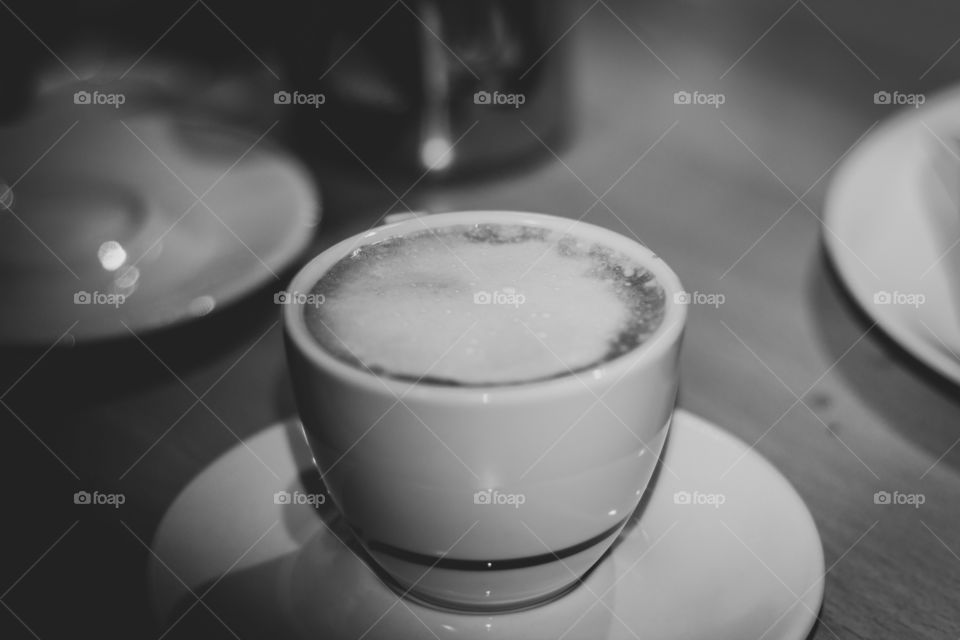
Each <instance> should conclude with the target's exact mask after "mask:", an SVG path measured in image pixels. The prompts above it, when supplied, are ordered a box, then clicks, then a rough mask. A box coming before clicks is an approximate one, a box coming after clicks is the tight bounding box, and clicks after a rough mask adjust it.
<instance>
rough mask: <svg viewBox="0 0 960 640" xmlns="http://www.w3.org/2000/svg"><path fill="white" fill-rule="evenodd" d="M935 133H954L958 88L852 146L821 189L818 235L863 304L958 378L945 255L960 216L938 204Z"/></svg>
mask: <svg viewBox="0 0 960 640" xmlns="http://www.w3.org/2000/svg"><path fill="white" fill-rule="evenodd" d="M935 134H936V135H935ZM937 136H939V137H940V138H942V139H944V140H947V139H949V138H950V137H951V136H953V137H956V136H960V90H952V91H950V92H948V93H945V94H943V95H941V96H939V97H937V98H935V99H932V100H930V101H928V102H927V104H926V106H925V107H924V108H921V109H916V110H914V109H909V110H906V111H904V112H903V113H901V114H900V115H898V116H897V117H895V118H893V119H892V120H891V121H889V122H887V123H885V124H884V125H881V126H880V127H879V128H877V130H875V131H873V132H871V134H870V135H868V136H867V137H866V138H865V139H864V140H863V141H862V142H861V143H860V145H859V146H858V147H857V148H856V149H854V150H853V151H852V152H851V153H850V155H849V156H848V157H847V159H846V160H845V161H844V162H843V163H842V164H841V166H840V168H839V169H838V170H837V173H836V175H835V176H834V179H833V182H832V184H831V186H830V190H829V193H828V194H827V198H826V204H825V217H824V223H825V225H826V226H827V229H826V230H825V231H824V236H823V237H824V242H825V243H826V247H827V252H828V253H829V255H830V258H831V260H832V261H833V264H834V266H835V267H836V270H837V272H838V273H839V275H840V278H841V279H842V280H843V282H844V283H845V285H846V286H847V288H848V289H849V291H850V293H851V295H852V296H853V298H854V299H855V300H856V301H857V303H858V304H859V305H860V306H861V307H862V308H863V309H864V311H866V313H867V314H868V315H869V316H870V317H872V318H873V319H874V320H876V322H877V324H878V325H879V326H880V327H881V328H882V329H883V330H884V331H885V332H886V333H887V334H888V335H890V336H891V337H892V338H893V339H894V340H895V341H897V342H898V343H899V344H900V345H901V346H902V347H903V348H904V349H906V350H907V351H909V352H910V353H912V354H913V355H914V356H915V357H916V358H918V359H919V360H921V361H922V362H924V363H925V364H926V365H927V366H929V367H931V368H933V369H935V370H937V371H939V372H940V373H941V374H943V375H944V376H946V377H947V378H949V379H951V380H953V381H954V382H957V383H960V358H958V356H957V355H956V354H960V247H954V249H953V250H952V251H950V252H949V253H947V254H946V255H944V254H945V252H946V251H947V250H948V248H949V247H950V245H951V244H952V243H954V242H955V241H956V240H957V239H958V238H960V218H954V222H952V223H951V221H950V220H949V215H950V212H948V211H944V210H943V209H942V207H944V206H946V207H949V206H951V205H950V204H949V201H948V200H946V199H945V197H944V196H945V193H944V191H943V187H942V185H940V184H939V183H938V181H937V179H936V177H935V170H934V165H933V162H934V159H935V158H936V155H937V154H943V153H944V152H943V151H942V148H940V147H939V145H940V142H939V141H938V140H937ZM957 179H958V181H960V172H958V177H957ZM941 256H943V257H941ZM938 260H939V261H938ZM884 293H886V294H889V295H890V303H885V302H883V300H884V298H883V294H884ZM874 296H881V297H880V298H878V300H879V302H875V300H874ZM898 296H899V298H898ZM911 296H912V297H911ZM919 296H922V301H921V298H920V297H919ZM898 299H899V303H898Z"/></svg>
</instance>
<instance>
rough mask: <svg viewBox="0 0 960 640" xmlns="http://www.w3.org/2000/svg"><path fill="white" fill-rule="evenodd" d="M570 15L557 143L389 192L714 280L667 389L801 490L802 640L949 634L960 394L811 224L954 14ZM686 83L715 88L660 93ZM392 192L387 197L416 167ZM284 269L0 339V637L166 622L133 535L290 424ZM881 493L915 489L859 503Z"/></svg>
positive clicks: (959, 66)
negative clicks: (578, 232) (807, 596)
mask: <svg viewBox="0 0 960 640" xmlns="http://www.w3.org/2000/svg"><path fill="white" fill-rule="evenodd" d="M584 13H585V16H584V17H583V19H582V20H581V21H580V22H579V23H577V26H576V27H575V28H574V29H572V30H571V32H570V34H569V36H568V37H569V38H570V39H571V42H572V44H573V46H574V52H575V56H573V66H574V69H573V72H574V74H575V78H576V82H575V83H574V86H575V87H576V91H575V93H576V100H577V109H576V113H577V115H576V123H577V127H576V133H575V135H574V137H573V139H572V140H571V142H570V143H569V144H568V145H566V146H565V147H564V148H562V149H554V150H549V151H548V150H544V152H543V160H542V161H541V162H540V163H539V164H537V165H536V166H532V167H529V168H527V169H525V170H523V171H518V172H516V173H513V174H509V175H504V176H499V177H495V178H489V179H485V180H483V181H480V182H474V183H460V184H456V185H451V186H446V187H437V186H429V185H420V186H419V187H418V188H417V189H415V190H414V191H413V192H412V194H411V195H410V196H409V197H407V198H405V201H406V203H407V204H409V205H410V206H411V207H414V208H419V207H426V208H435V209H451V208H505V209H519V210H531V211H543V212H549V213H554V214H559V215H563V216H569V217H580V216H583V215H584V213H585V212H587V213H586V215H585V217H584V219H585V220H587V221H590V222H594V223H596V224H600V225H603V226H606V227H609V228H611V229H614V230H616V231H620V232H622V233H625V234H627V235H637V236H638V237H640V238H641V239H642V241H643V242H644V243H646V244H648V245H649V246H651V247H653V248H654V249H655V250H656V251H657V252H658V253H659V254H660V255H661V256H663V257H664V258H665V259H666V260H667V262H669V263H670V264H671V265H672V266H673V267H674V269H675V270H676V271H677V272H678V274H679V275H680V277H681V278H682V280H683V281H684V283H685V284H686V286H687V289H688V290H690V291H699V292H704V293H717V294H723V296H724V297H725V303H724V304H723V305H721V306H719V307H718V308H713V307H709V306H693V307H691V309H690V312H691V313H690V318H689V324H688V326H687V330H686V338H685V343H684V347H683V353H682V374H681V394H680V400H679V403H680V406H682V407H685V408H687V409H689V410H691V411H694V412H696V413H699V414H701V415H703V416H705V417H706V418H708V419H710V420H712V421H715V422H716V423H718V424H720V425H722V426H723V427H724V428H726V429H728V430H729V431H731V432H732V433H734V434H736V435H737V436H739V437H740V438H742V439H743V440H745V441H746V442H748V443H752V444H753V445H754V446H755V448H756V449H757V450H758V451H759V452H760V453H762V454H763V455H764V456H766V457H767V458H768V459H770V460H771V461H772V462H773V463H774V464H775V465H776V466H777V467H778V468H779V469H780V470H781V471H782V472H783V474H784V475H785V476H786V477H787V478H788V479H789V480H790V481H791V482H792V483H793V485H794V486H795V487H796V488H797V490H798V491H799V493H800V494H801V496H802V497H803V498H804V500H805V501H806V502H807V504H808V505H809V508H810V510H811V512H812V514H813V516H814V519H815V520H816V523H817V526H818V528H819V530H820V534H821V537H822V540H823V546H824V551H825V556H826V563H827V567H828V573H827V576H826V595H825V602H824V606H823V610H822V612H821V622H820V623H819V624H818V626H817V627H816V629H815V631H814V633H813V636H812V637H815V638H817V639H827V638H956V637H958V635H960V597H958V596H960V509H958V506H957V505H958V499H960V446H955V445H957V442H958V438H960V393H958V388H957V387H956V386H954V385H952V384H950V383H948V382H947V381H945V380H943V379H942V378H940V377H938V376H937V375H936V374H934V373H932V372H930V371H929V370H927V369H926V368H925V367H924V366H923V365H921V364H920V363H918V362H917V361H915V360H914V359H912V358H911V357H909V356H908V355H906V354H905V353H904V352H903V351H902V350H901V349H900V348H899V347H897V345H896V344H894V343H893V342H892V341H890V340H889V339H887V338H886V337H885V336H884V335H883V334H882V333H881V331H880V330H879V329H878V328H876V327H874V326H873V323H872V321H871V320H870V319H869V318H868V317H867V316H865V315H864V314H863V313H861V312H860V311H859V310H858V309H857V308H856V307H855V306H854V304H853V303H852V301H851V299H850V298H849V297H848V296H847V294H846V293H845V291H844V290H843V288H842V286H841V285H840V284H839V282H838V280H837V278H836V276H835V275H834V274H833V272H832V271H831V268H830V266H829V264H828V261H827V258H826V255H825V253H824V251H823V247H822V242H821V235H822V233H823V229H822V225H821V223H820V220H819V219H818V216H820V215H822V205H823V200H824V193H825V190H826V188H827V186H828V184H829V182H830V179H831V175H832V174H831V170H832V169H833V168H834V167H835V164H836V162H837V161H838V160H840V159H841V158H842V157H843V156H844V154H845V153H846V152H847V151H848V150H849V149H850V148H851V146H852V145H853V144H854V143H855V142H856V141H857V140H858V139H859V138H860V137H861V136H862V135H863V134H864V133H865V132H866V131H867V130H868V129H869V128H870V127H872V126H873V125H874V124H875V123H876V122H877V121H878V120H881V119H883V118H885V117H887V116H888V115H890V114H891V113H892V112H893V109H892V108H891V107H886V106H878V105H875V104H874V103H873V93H874V92H875V91H878V90H881V89H884V90H891V91H892V90H894V89H897V90H900V91H902V92H914V91H922V92H932V91H934V90H936V89H937V88H938V87H941V86H945V85H947V84H949V83H951V82H952V81H953V80H954V78H955V77H960V48H956V49H951V47H952V45H955V44H956V39H957V37H958V36H960V32H958V31H957V29H956V25H957V24H960V22H957V21H954V20H951V18H957V17H960V10H958V9H957V8H956V7H949V6H945V5H943V4H941V3H932V2H923V3H919V4H910V5H908V4H905V3H898V2H891V1H885V2H879V3H870V4H869V6H866V5H863V4H856V5H855V4H853V3H827V2H825V1H819V2H815V3H814V2H804V1H803V0H797V1H796V2H793V3H791V2H789V1H783V2H760V1H759V0H749V1H742V2H738V3H735V4H730V3H727V4H717V3H708V2H701V1H695V0H685V1H682V2H679V1H678V2H665V1H655V2H646V3H636V4H629V3H612V4H610V5H605V4H603V3H602V2H598V3H593V4H591V3H589V2H588V3H583V4H577V5H574V10H573V11H572V12H571V14H572V16H573V17H574V18H576V17H579V16H581V14H584ZM641 40H642V42H641ZM944 54H945V55H944ZM941 56H943V57H942V58H941ZM938 58H939V61H938ZM678 90H689V91H693V90H699V91H701V92H707V93H710V92H720V93H723V94H724V96H725V98H726V101H725V103H724V104H723V105H721V106H720V107H719V108H712V107H710V106H690V105H675V104H674V102H673V93H674V92H675V91H678ZM327 142H328V143H331V144H336V143H335V142H334V141H332V140H330V141H327ZM554 153H556V154H557V156H558V157H557V158H554V157H553V154H554ZM355 169H356V176H357V177H356V179H355V180H353V181H350V180H342V181H341V180H327V181H325V177H324V175H323V174H319V175H318V180H319V181H320V183H321V185H322V186H323V188H324V190H325V200H326V203H325V214H324V215H325V217H326V221H325V223H324V225H323V230H322V232H321V233H320V234H319V236H318V237H317V239H316V244H315V247H314V249H315V250H319V249H321V248H323V247H325V246H328V245H329V244H331V243H332V242H334V241H336V240H338V239H341V238H343V237H346V236H347V235H349V234H351V233H354V232H356V231H359V230H361V229H363V228H365V227H366V226H369V225H370V224H371V223H372V222H373V221H374V220H375V219H376V218H377V217H378V216H379V215H380V214H381V213H383V212H384V209H385V208H386V207H388V206H389V205H390V203H391V202H392V201H393V197H392V196H391V194H390V193H389V192H388V191H387V189H386V188H384V187H383V185H381V184H380V183H379V181H378V180H375V179H373V178H372V177H371V176H369V175H367V174H365V172H364V170H363V168H362V167H359V166H358V167H355ZM388 183H389V184H390V185H391V188H394V189H396V190H397V192H398V193H400V192H402V191H404V190H405V188H406V186H408V184H409V180H408V181H407V185H404V184H403V180H399V181H398V182H390V181H388ZM611 187H612V188H611ZM608 189H609V191H608ZM601 194H605V195H603V200H602V202H599V203H597V202H596V197H595V195H596V196H599V195H601ZM798 200H799V202H798ZM394 209H396V210H402V209H403V207H402V206H396V207H394ZM290 273H291V272H290V271H288V272H286V273H284V274H282V278H283V281H282V282H274V283H271V285H270V286H268V287H266V288H265V289H263V290H261V291H259V292H257V294H256V295H254V296H251V298H250V299H249V300H247V301H245V302H243V303H241V304H239V305H237V306H235V307H233V308H231V309H227V310H225V311H224V312H222V313H220V314H218V315H216V316H215V317H213V318H210V319H207V320H205V321H204V322H202V323H200V324H199V325H198V326H195V327H189V328H185V329H182V330H179V331H173V332H169V333H168V334H165V335H159V336H154V337H149V338H147V339H145V341H144V342H140V341H139V340H138V339H134V338H131V339H129V340H126V341H123V342H122V343H119V344H115V345H113V346H111V347H108V348H106V349H89V350H88V349H82V348H74V349H61V348H58V349H54V350H52V351H50V352H48V353H45V354H41V353H37V352H21V351H8V352H5V353H4V354H3V358H2V359H3V372H4V377H3V379H2V380H0V383H2V385H0V388H2V389H9V391H7V392H6V393H5V394H4V396H3V402H4V404H5V405H6V406H7V408H8V409H9V411H5V410H0V416H2V417H0V420H2V421H3V426H4V432H3V433H4V441H3V447H2V450H3V461H4V462H3V470H2V473H3V476H2V478H3V480H4V487H5V489H6V491H5V494H6V498H5V501H6V512H7V516H6V518H5V523H4V524H5V526H4V527H3V536H4V542H5V544H4V553H3V555H2V564H0V571H2V577H3V582H2V583H0V588H3V589H5V590H6V591H5V593H3V597H2V599H0V600H2V602H3V603H4V604H5V605H6V607H7V608H6V611H0V629H9V633H8V632H6V631H4V632H2V633H0V636H2V637H5V638H6V637H11V638H13V637H21V636H22V637H31V636H30V635H29V633H28V631H27V629H26V627H29V628H30V629H31V630H32V631H33V633H35V634H36V636H37V637H39V638H43V639H44V640H46V639H47V638H57V637H66V635H68V634H71V633H72V634H74V635H75V634H77V633H79V632H80V631H81V630H82V631H83V633H82V634H80V635H82V636H83V637H131V638H132V637H144V638H154V637H157V636H159V635H160V634H161V633H162V632H163V630H164V629H163V627H162V626H158V625H157V624H156V623H155V622H153V621H152V618H151V616H150V613H149V607H148V604H147V596H146V588H145V576H144V567H145V566H146V562H147V555H148V552H147V550H146V548H145V547H144V546H143V544H142V542H148V541H149V540H150V538H151V536H152V534H153V532H154V530H155V528H156V525H157V523H158V521H159V519H160V518H161V517H162V515H163V513H164V511H165V509H166V508H167V507H168V506H169V505H170V503H171V501H172V500H173V499H174V497H175V496H176V495H177V493H178V492H179V491H180V490H182V489H183V488H184V487H185V486H186V485H187V484H188V483H189V482H190V480H191V478H193V477H195V476H196V475H197V474H198V473H199V472H200V471H201V470H202V469H203V468H204V467H206V466H207V465H209V464H210V463H211V461H213V460H214V459H215V458H217V456H219V455H220V454H222V453H223V452H224V451H226V450H227V449H229V448H231V447H233V446H235V445H236V444H237V442H238V439H242V438H245V437H248V436H250V435H252V434H254V433H256V432H258V431H260V430H262V429H263V428H264V427H266V426H267V425H269V424H271V423H273V422H275V421H277V420H278V419H281V418H283V417H286V416H289V415H291V414H292V413H293V405H292V399H291V396H290V391H289V380H288V377H287V373H286V370H285V362H284V356H283V352H282V344H281V331H280V327H279V326H278V324H277V320H278V314H277V311H276V307H275V305H273V304H272V293H273V291H275V290H277V289H279V288H280V287H282V286H283V284H285V281H286V280H285V279H286V278H288V277H289V275H290ZM66 325H69V323H65V328H66ZM38 356H42V357H40V358H39V360H38ZM11 385H13V386H12V388H11ZM198 398H200V400H198ZM14 413H15V414H16V417H15V416H14ZM81 489H87V490H93V489H99V490H101V491H110V490H113V491H121V492H123V493H124V494H125V496H126V497H127V502H126V504H125V505H124V506H123V507H122V508H121V509H116V510H102V509H101V510H96V511H95V512H94V510H91V509H86V510H84V509H83V508H82V507H76V506H74V505H73V503H72V493H73V492H74V491H77V490H81ZM877 491H890V492H892V491H900V492H902V493H921V494H923V495H924V496H925V503H924V504H923V505H922V506H921V507H920V508H912V507H907V506H890V505H886V506H885V505H877V504H875V503H874V493H875V492H877ZM8 586H9V587H10V588H9V589H8V588H7V587H8ZM189 615H190V617H191V618H204V617H206V618H207V623H208V630H209V635H207V636H206V637H221V634H222V636H223V637H229V633H228V632H227V631H226V630H225V629H224V628H223V627H220V626H219V625H218V624H217V623H216V621H215V620H214V619H213V618H211V617H210V614H209V613H207V612H205V611H204V610H203V608H201V607H197V608H196V609H195V610H194V611H193V612H191V614H189ZM18 618H19V622H18ZM21 622H22V623H24V624H25V625H26V626H24V625H23V624H21ZM188 622H189V621H188ZM193 622H194V623H196V624H194V625H193V627H194V628H195V627H196V626H197V625H200V626H203V624H204V622H203V620H193ZM190 627H191V625H190V624H184V625H183V629H187V628H190ZM183 629H174V631H172V632H170V634H169V635H167V636H166V637H168V638H174V637H185V636H184V635H178V633H180V634H184V633H186V632H185V631H183ZM748 640H749V639H748Z"/></svg>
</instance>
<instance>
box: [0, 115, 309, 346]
mask: <svg viewBox="0 0 960 640" xmlns="http://www.w3.org/2000/svg"><path fill="white" fill-rule="evenodd" d="M81 107H85V108H86V109H88V113H90V114H91V115H89V116H84V117H83V118H82V119H74V118H73V116H71V117H70V118H66V117H64V113H63V110H60V112H59V113H58V114H56V115H55V117H50V115H49V113H46V114H45V115H43V116H38V117H34V118H33V119H31V120H28V121H24V122H20V123H18V124H17V126H15V127H7V128H3V129H0V148H3V150H4V153H3V154H2V156H0V180H2V181H4V182H6V183H7V184H12V185H13V196H12V198H13V200H12V204H11V206H10V207H9V208H6V207H3V206H0V283H2V285H3V289H4V297H3V301H4V313H3V314H2V315H0V343H6V344H11V343H12V344H27V345H42V346H47V345H49V344H51V343H52V342H53V341H54V340H56V339H57V338H58V337H59V336H61V335H62V334H64V332H65V331H67V329H68V328H69V327H71V325H73V324H74V323H76V324H75V326H73V328H72V329H71V330H70V335H72V336H73V338H74V339H76V340H80V341H88V340H99V339H105V338H110V337H115V336H125V335H129V334H128V332H127V329H126V328H125V327H124V324H126V325H127V326H128V327H129V328H130V329H131V330H133V331H135V332H138V333H139V332H141V331H149V330H152V329H157V328H160V327H165V326H168V325H171V324H174V323H178V322H183V321H186V320H190V319H192V318H196V317H198V316H202V315H205V314H207V313H209V312H210V311H212V310H213V309H214V308H217V307H222V306H223V305H226V304H229V303H230V302H232V301H234V300H237V299H238V298H240V297H241V296H243V295H244V294H247V293H249V292H250V291H252V290H254V289H256V288H258V287H260V286H263V285H265V284H266V283H268V282H270V281H272V280H274V279H276V275H277V272H278V271H280V270H282V269H283V268H284V267H285V266H287V265H289V264H290V263H291V262H292V261H293V260H294V259H295V258H296V257H297V256H298V255H299V254H300V253H301V252H302V251H303V250H304V249H305V248H306V246H307V244H308V243H309V242H310V240H311V238H312V235H313V231H314V227H315V226H316V224H317V221H318V215H319V214H318V209H319V205H318V195H317V193H316V190H315V188H314V186H313V183H312V180H311V178H310V176H309V175H308V174H307V172H306V171H305V169H304V168H303V167H302V166H301V165H300V164H299V163H298V162H297V161H296V160H295V159H294V158H293V157H292V156H290V155H288V154H286V153H284V152H283V151H281V150H279V149H277V148H276V147H274V146H272V145H271V143H269V142H268V141H267V140H265V139H264V140H259V139H258V137H257V135H254V134H248V133H244V132H241V131H240V130H233V129H227V128H224V127H220V126H218V125H216V124H214V123H212V122H210V121H201V120H196V121H190V120H187V119H184V118H181V117H178V118H173V117H170V116H169V115H165V114H164V113H163V112H162V111H157V110H149V109H147V110H139V111H137V110H133V111H132V112H130V113H124V114H119V115H117V114H107V115H104V113H103V111H104V110H109V111H114V108H113V107H111V106H109V105H91V104H86V105H76V106H75V109H74V110H73V111H71V112H70V113H72V114H74V115H76V113H77V112H78V111H79V110H80V108H81ZM198 198H201V199H202V201H198V200H197V199H198ZM278 285H279V282H278Z"/></svg>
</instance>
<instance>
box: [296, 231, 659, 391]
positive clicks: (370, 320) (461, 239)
mask: <svg viewBox="0 0 960 640" xmlns="http://www.w3.org/2000/svg"><path fill="white" fill-rule="evenodd" d="M310 293H312V294H322V297H321V295H314V296H313V298H312V299H314V300H322V303H318V304H315V305H308V306H305V307H304V308H305V318H306V324H307V327H308V328H309V330H310V332H311V334H312V335H313V336H314V338H315V339H316V340H317V341H318V342H319V343H320V344H321V345H322V346H323V348H324V349H325V350H327V351H328V352H330V353H332V354H333V355H335V356H336V357H337V358H339V359H341V360H343V361H345V362H348V363H350V364H353V365H355V366H357V367H360V368H361V369H364V370H369V371H371V372H373V373H376V374H378V375H386V376H391V377H395V378H399V379H405V380H420V381H423V382H428V383H434V384H452V385H467V386H469V385H484V386H486V385H505V384H517V383H523V382H532V381H537V380H545V379H550V378H556V377H560V376H564V375H570V374H572V373H577V372H581V371H584V370H588V369H591V368H593V367H595V366H597V365H599V364H601V363H603V362H605V361H607V360H611V359H613V358H616V357H618V356H620V355H623V354H624V353H626V352H628V351H630V350H631V349H634V348H636V347H637V346H639V345H640V344H642V343H643V342H644V341H645V340H646V339H647V338H649V337H650V335H651V334H652V333H653V332H654V331H656V329H657V328H658V327H659V326H660V324H661V322H662V321H663V314H664V306H665V301H664V292H663V288H662V287H661V286H660V285H659V284H658V283H657V281H656V279H655V278H654V277H653V275H652V274H651V273H650V272H649V271H647V270H646V269H644V268H643V267H642V266H641V265H640V264H639V263H637V262H636V261H635V260H633V259H631V258H629V257H628V256H626V255H623V254H621V253H618V252H616V251H614V250H612V249H610V248H609V247H605V246H603V245H601V244H597V243H595V242H592V241H589V240H586V239H583V238H579V237H577V236H576V235H567V234H563V233H561V232H559V231H552V230H549V229H543V228H540V227H533V226H525V225H510V224H478V225H453V226H448V227H441V228H438V229H424V230H422V231H414V232H411V233H408V234H406V235H402V236H396V237H392V238H388V239H385V240H382V241H379V242H376V243H373V244H368V245H364V246H361V247H359V248H357V249H356V250H354V251H353V252H352V253H351V254H350V255H348V256H346V257H344V258H342V259H341V260H340V261H339V262H337V263H336V264H335V265H334V266H333V267H331V268H330V269H329V270H328V271H327V273H325V274H324V275H323V276H322V277H321V278H320V280H319V281H318V282H317V283H316V285H315V286H314V288H313V290H312V291H311V292H310Z"/></svg>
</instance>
